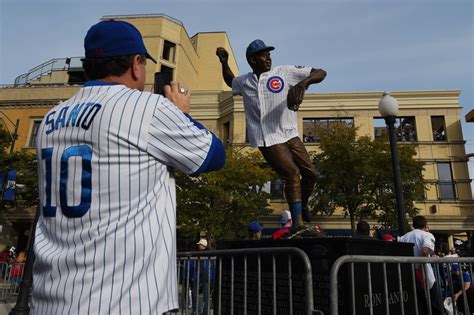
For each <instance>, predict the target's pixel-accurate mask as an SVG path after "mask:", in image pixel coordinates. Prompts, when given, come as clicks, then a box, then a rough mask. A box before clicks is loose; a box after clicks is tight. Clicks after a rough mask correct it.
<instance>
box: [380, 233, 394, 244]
mask: <svg viewBox="0 0 474 315" xmlns="http://www.w3.org/2000/svg"><path fill="white" fill-rule="evenodd" d="M382 239H383V240H384V241H389V242H396V241H397V239H396V238H395V237H393V235H392V234H390V233H385V234H384V235H383V236H382Z"/></svg>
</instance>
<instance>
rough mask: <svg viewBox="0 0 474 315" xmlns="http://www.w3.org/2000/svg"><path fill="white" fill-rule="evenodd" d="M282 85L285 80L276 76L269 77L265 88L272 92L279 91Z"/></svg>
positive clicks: (283, 85)
mask: <svg viewBox="0 0 474 315" xmlns="http://www.w3.org/2000/svg"><path fill="white" fill-rule="evenodd" d="M284 87H285V82H284V81H283V79H282V78H280V77H278V76H274V77H271V78H269V79H268V81H267V88H268V90H269V91H270V92H272V93H280V92H281V91H282V90H283V88H284Z"/></svg>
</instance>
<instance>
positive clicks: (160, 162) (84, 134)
mask: <svg viewBox="0 0 474 315" xmlns="http://www.w3.org/2000/svg"><path fill="white" fill-rule="evenodd" d="M211 142H212V134H211V133H210V132H209V131H208V130H206V129H204V130H203V129H198V128H197V127H196V126H195V125H194V124H193V123H192V122H191V121H190V119H188V117H186V116H185V115H184V114H183V113H182V112H181V111H180V110H179V109H178V108H177V107H175V106H174V105H173V104H172V103H170V102H169V101H168V100H167V99H165V98H164V97H163V96H160V95H156V94H151V93H146V92H140V91H138V90H133V89H129V88H127V87H125V86H123V85H103V86H88V87H83V88H81V89H80V90H79V91H78V93H77V94H76V95H75V96H73V97H72V98H71V99H69V100H67V101H65V102H63V103H61V104H59V105H58V106H56V107H55V108H53V109H52V110H51V111H50V112H49V113H48V114H47V115H46V116H45V117H44V119H43V121H42V123H41V126H40V128H39V131H38V137H37V142H36V143H37V150H38V162H39V178H40V181H39V188H40V200H41V201H40V202H41V205H42V212H41V216H40V218H39V221H38V224H37V228H36V235H35V236H36V240H35V244H34V250H35V255H36V260H35V265H34V282H33V300H32V310H31V313H32V314H48V315H49V314H162V313H163V312H166V311H168V310H170V309H175V308H178V300H177V270H176V196H175V182H174V172H173V169H174V168H178V169H180V170H182V171H183V172H185V173H187V174H192V173H194V172H195V171H196V170H197V169H198V168H199V167H200V166H201V165H202V164H203V161H204V160H205V158H206V156H207V154H208V150H209V148H210V145H211Z"/></svg>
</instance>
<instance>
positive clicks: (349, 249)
mask: <svg viewBox="0 0 474 315" xmlns="http://www.w3.org/2000/svg"><path fill="white" fill-rule="evenodd" d="M217 247H218V249H238V248H257V247H297V248H300V249H302V250H303V251H304V252H305V253H306V254H307V255H308V257H309V259H310V261H311V266H312V271H313V293H314V303H315V309H316V310H320V311H323V312H324V314H329V311H330V305H329V303H330V299H329V297H330V292H329V291H330V290H329V284H330V270H331V266H332V264H333V263H334V261H335V260H336V259H337V258H339V257H340V256H343V255H370V256H413V246H412V244H407V243H396V242H386V241H378V240H365V239H352V238H303V239H284V240H259V241H222V242H218V244H217ZM276 261H277V264H276V297H277V298H276V300H277V303H276V305H277V313H278V314H288V310H289V298H288V296H289V294H290V288H289V266H288V258H287V257H286V256H276ZM401 269H402V280H403V295H402V297H400V293H399V282H398V268H397V266H396V265H393V264H387V268H386V270H387V284H388V293H389V294H388V301H389V305H390V314H400V313H401V310H400V304H399V299H400V298H403V301H404V303H405V314H409V313H411V311H413V310H414V301H413V296H414V292H413V288H412V277H411V268H410V267H409V266H403V265H402V267H401ZM261 270H262V273H261V282H260V286H261V288H262V293H261V294H262V296H261V312H262V314H268V313H273V307H274V305H273V288H274V281H273V274H272V258H271V257H268V256H266V257H262V258H261ZM382 270H383V269H382V266H381V265H380V264H372V265H371V275H372V277H371V278H372V279H371V284H372V305H373V311H374V314H383V313H385V293H384V292H385V291H384V281H383V271H382ZM243 275H244V259H243V257H236V258H234V282H233V286H234V288H233V290H234V292H233V297H234V300H233V309H234V314H241V313H243V310H244V276H243ZM305 277H306V275H305V274H304V269H303V268H302V267H301V263H300V260H298V259H292V261H291V278H292V288H291V290H292V293H291V296H292V297H293V298H292V305H293V313H294V314H303V313H304V309H305V308H304V305H305V304H304V303H305V291H304V279H305ZM350 283H351V273H350V265H349V264H346V265H344V266H343V267H342V268H341V269H340V271H339V277H338V300H339V314H352V311H351V310H352V308H351V296H352V292H351V286H350ZM354 283H355V302H356V311H357V314H370V303H371V302H370V298H369V293H368V291H369V289H368V288H369V281H368V268H367V264H354ZM258 285H259V284H258V263H257V259H256V258H255V257H252V256H248V257H247V312H248V314H256V313H257V311H258V295H257V292H258V291H257V289H258ZM216 291H217V292H215V294H216V296H215V298H214V301H217V299H216V298H217V294H218V293H219V292H218V290H216ZM220 293H221V309H222V314H229V313H230V307H231V262H230V260H227V259H226V260H224V261H223V263H222V289H221V292H220Z"/></svg>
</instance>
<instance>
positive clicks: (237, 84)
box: [232, 76, 242, 96]
mask: <svg viewBox="0 0 474 315" xmlns="http://www.w3.org/2000/svg"><path fill="white" fill-rule="evenodd" d="M232 95H233V96H237V95H242V76H238V77H235V78H234V79H233V80H232Z"/></svg>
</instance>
